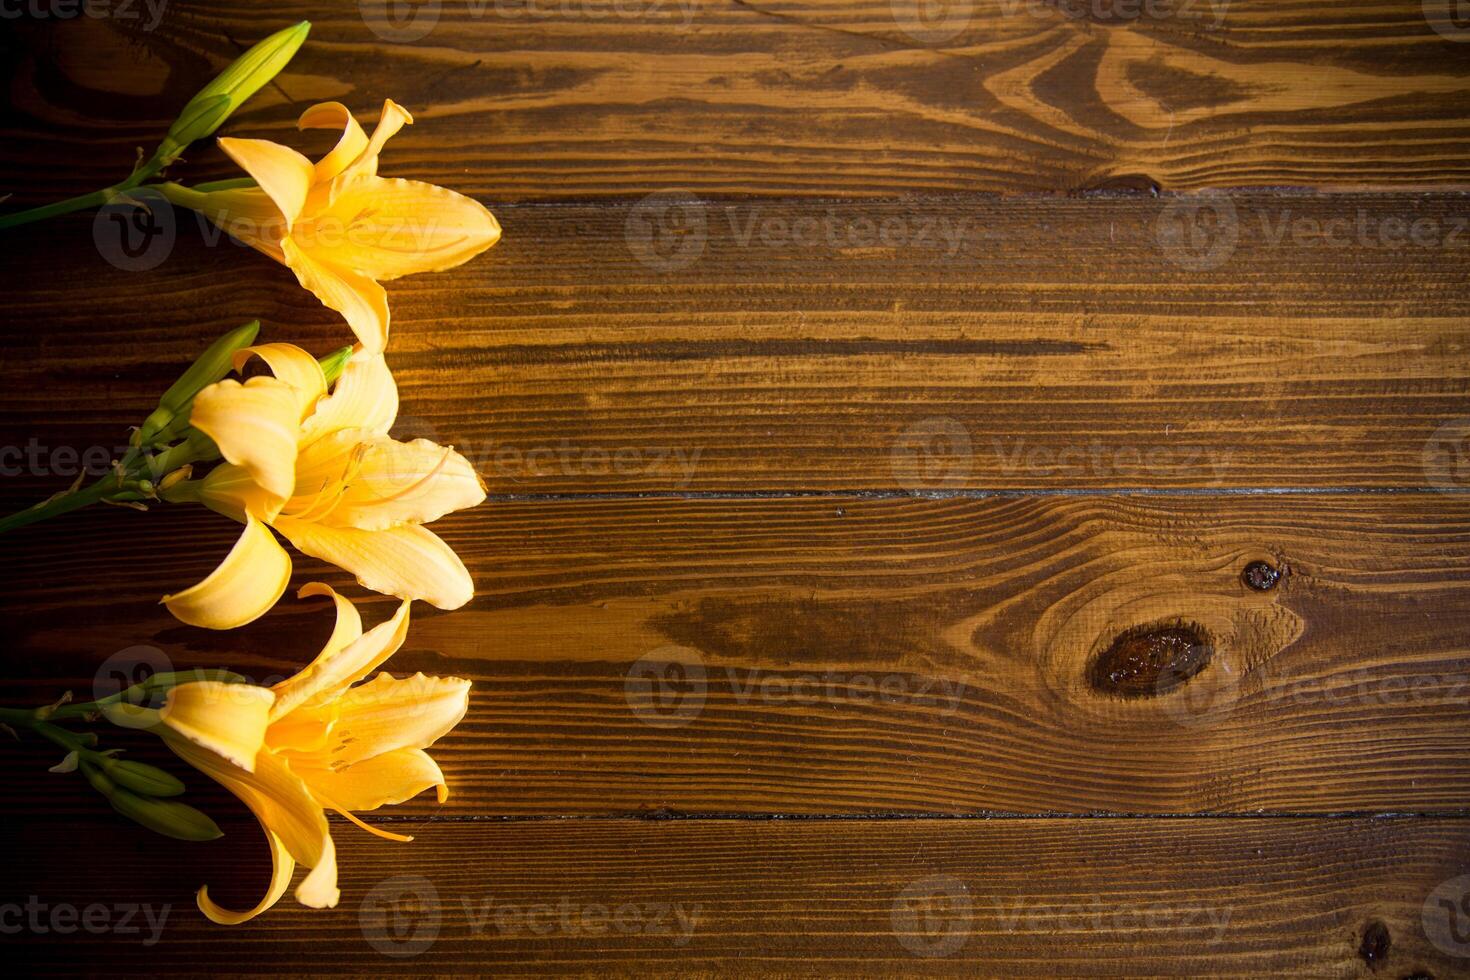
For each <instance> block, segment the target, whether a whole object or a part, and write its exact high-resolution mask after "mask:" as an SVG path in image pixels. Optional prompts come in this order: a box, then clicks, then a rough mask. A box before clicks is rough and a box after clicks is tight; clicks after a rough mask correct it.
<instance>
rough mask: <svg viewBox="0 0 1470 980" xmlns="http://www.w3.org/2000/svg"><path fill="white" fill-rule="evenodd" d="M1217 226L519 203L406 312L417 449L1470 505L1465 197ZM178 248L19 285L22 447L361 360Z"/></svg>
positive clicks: (215, 261)
mask: <svg viewBox="0 0 1470 980" xmlns="http://www.w3.org/2000/svg"><path fill="white" fill-rule="evenodd" d="M660 200H661V201H662V200H663V199H660ZM1202 200H1205V201H1206V202H1207V203H1206V204H1204V205H1201V204H1200V203H1199V202H1198V201H1186V200H1185V199H1180V198H1162V199H1154V198H1142V199H1138V198H1130V199H1101V200H1088V201H1055V200H1045V201H1037V200H1018V201H1004V202H1002V201H994V200H984V199H978V198H951V199H942V200H931V201H926V202H922V203H897V202H877V203H849V204H843V203H835V202H834V203H814V202H759V203H753V204H748V205H739V204H735V205H715V204H707V205H706V204H701V203H690V202H689V201H684V200H682V199H676V200H670V201H667V202H665V203H668V205H669V207H668V208H667V209H666V210H665V211H663V212H659V211H658V210H657V209H656V208H651V207H650V206H646V205H640V206H639V207H637V208H632V209H630V208H629V207H627V206H618V207H588V206H560V205H557V206H525V207H514V208H503V209H500V215H501V220H502V222H503V223H504V225H505V227H506V239H505V241H504V242H503V243H502V244H501V245H499V246H498V247H497V248H496V249H494V250H493V251H491V252H489V253H487V254H486V255H485V256H482V257H481V258H480V259H478V260H476V261H475V262H473V263H471V264H469V265H467V266H464V267H461V268H459V269H455V270H453V271H451V272H448V273H443V274H440V275H434V276H415V277H411V278H409V279H405V280H400V281H397V282H394V283H392V284H391V290H390V291H391V296H392V300H393V303H394V334H393V346H392V350H391V352H390V358H391V363H392V364H393V366H394V368H395V371H396V372H397V375H398V378H399V382H400V386H401V389H402V395H403V416H404V418H403V424H402V426H401V431H404V432H407V433H409V434H411V435H424V436H430V437H433V438H436V439H437V440H438V441H440V442H442V443H446V444H454V445H456V446H457V447H459V448H460V449H461V451H463V452H465V453H466V454H467V455H469V456H470V457H471V459H473V460H474V461H475V463H476V464H477V465H478V466H479V468H480V470H481V472H482V475H483V476H484V478H485V479H486V481H487V483H488V484H489V485H490V487H491V489H492V491H494V492H497V493H509V494H544V493H568V492H571V493H604V492H645V491H665V492H667V491H688V490H695V491H720V492H727V493H729V492H749V491H773V490H811V489H828V490H849V491H851V490H869V489H894V490H908V491H920V492H927V491H948V490H964V489H997V488H1011V489H1031V488H1072V489H1075V488H1079V487H1085V488H1119V487H1198V488H1252V487H1359V486H1363V487H1429V488H1443V487H1458V488H1463V487H1464V486H1467V485H1470V469H1467V468H1466V467H1465V466H1464V465H1463V456H1464V439H1465V436H1466V435H1467V434H1470V422H1467V421H1466V415H1467V407H1466V406H1467V404H1470V381H1467V378H1466V366H1467V363H1470V326H1467V325H1470V285H1467V283H1470V278H1467V276H1466V271H1467V259H1470V205H1467V202H1466V199H1465V198H1463V197H1460V196H1456V195H1436V196H1427V197H1415V198H1407V197H1391V196H1388V197H1386V196H1380V195H1365V196H1358V195H1353V196H1339V197H1330V198H1317V197H1294V196H1265V195H1247V196H1242V197H1238V198H1230V199H1202ZM1201 207H1203V208H1204V210H1202V211H1201V210H1198V209H1199V208H1201ZM1215 208H1220V209H1222V210H1220V211H1218V212H1217V211H1216V210H1214V209H1215ZM1232 215H1233V218H1232V217H1231V216H1232ZM176 217H177V227H176V229H175V235H174V238H173V245H172V252H171V254H169V255H168V257H167V260H166V261H161V264H158V265H157V266H156V268H151V269H146V270H140V271H131V272H130V271H126V270H125V269H118V268H114V267H113V266H111V265H109V264H108V262H107V261H105V260H104V259H103V257H102V254H100V253H99V252H97V251H96V250H93V249H91V248H90V246H91V244H92V231H91V228H90V223H91V222H90V219H87V218H81V217H79V218H77V219H76V220H73V221H58V222H56V223H54V224H52V225H49V226H47V227H45V228H42V229H38V230H37V232H36V235H35V236H34V238H33V239H32V247H30V248H28V249H25V250H23V251H22V252H21V254H18V255H16V256H15V257H14V259H13V261H12V265H11V268H10V275H11V276H12V277H13V281H14V282H16V283H26V284H27V288H25V289H24V290H21V291H19V293H18V294H17V295H16V296H14V297H13V298H12V301H11V303H10V305H9V309H8V315H9V316H11V317H13V318H14V320H13V323H14V325H15V326H14V328H13V329H12V330H11V331H10V339H9V341H8V343H7V345H6V348H5V350H4V351H3V353H0V378H3V384H0V435H3V436H4V438H3V440H0V445H8V446H24V445H26V444H27V442H28V441H29V440H30V439H32V438H34V439H37V440H39V442H40V444H41V445H42V446H43V447H48V448H49V450H51V451H54V450H55V449H57V448H58V447H76V448H78V449H80V450H83V451H84V450H85V449H86V448H87V447H91V446H94V445H103V446H109V445H113V444H114V443H115V442H116V441H117V440H118V439H119V438H121V433H122V430H123V427H124V426H125V425H127V424H129V423H134V424H135V423H136V422H137V420H139V419H141V418H142V417H143V416H144V415H146V414H147V412H148V410H149V409H150V408H151V407H152V405H153V404H154V403H155V400H156V398H157V394H158V393H159V392H160V391H162V389H163V388H164V387H166V386H167V384H168V383H169V382H170V381H171V380H172V378H173V377H175V376H176V374H177V372H178V371H179V370H180V369H181V365H182V364H184V363H186V362H187V361H188V360H190V359H192V357H193V356H194V354H195V352H196V351H197V350H199V349H200V348H201V347H202V346H203V344H204V343H206V342H207V340H208V339H212V338H213V337H214V336H217V335H218V334H219V333H221V332H223V331H224V330H226V329H229V328H231V327H233V326H234V325H236V324H238V323H240V322H242V321H244V320H247V319H251V318H253V317H260V318H262V319H263V320H264V321H265V322H266V323H267V327H266V336H268V337H272V338H276V339H281V338H290V339H291V340H293V341H295V342H299V343H302V344H304V345H305V346H307V347H309V348H312V349H314V350H317V351H320V352H325V351H327V350H330V349H332V348H333V347H335V346H337V345H339V344H341V343H343V342H344V341H345V340H346V339H348V336H349V335H348V333H347V331H346V329H345V327H344V325H343V324H342V323H341V322H340V320H338V319H336V318H335V317H334V316H333V315H332V314H330V313H329V312H328V311H326V310H325V309H323V308H321V307H319V306H318V305H317V304H315V303H314V302H312V301H311V300H310V298H308V297H306V296H304V295H303V294H302V292H301V289H300V287H299V286H298V285H297V283H296V281H295V278H294V276H292V275H291V273H290V272H289V271H287V270H286V269H284V268H282V267H280V266H277V265H275V264H274V263H271V262H269V261H268V260H265V259H263V258H261V257H260V256H258V255H255V254H254V253H251V252H248V251H246V250H244V249H241V248H238V247H237V246H235V245H233V244H232V243H230V242H229V241H228V240H227V239H222V238H221V237H220V236H219V234H218V233H217V232H216V233H214V235H213V237H212V238H208V237H205V236H203V235H201V233H200V231H199V229H198V228H197V227H196V223H195V221H194V220H193V218H192V217H191V216H189V215H186V214H180V215H177V216H176ZM1221 221H1225V222H1226V224H1225V225H1223V226H1222V225H1221V224H1220V222H1221ZM104 227H105V229H106V232H105V234H104V235H103V236H102V237H100V238H99V239H98V240H99V241H103V242H104V245H105V246H106V248H105V249H104V251H105V252H106V254H110V255H113V256H114V257H116V256H117V255H118V254H120V253H117V252H115V251H113V250H112V249H113V248H114V245H113V244H112V242H111V239H109V238H107V237H106V235H111V234H115V229H114V228H113V227H112V226H110V225H105V226H104ZM1232 228H1233V229H1234V232H1233V234H1230V233H1229V230H1230V229H1232ZM1196 231H1198V232H1200V233H1201V234H1202V235H1203V238H1202V239H1201V240H1200V242H1199V243H1196V242H1195V238H1194V237H1193V236H1194V233H1195V232H1196ZM890 233H891V234H890ZM947 235H948V236H950V237H946V236H947ZM640 236H642V237H640ZM1171 236H1173V237H1171ZM1180 236H1182V237H1180ZM813 237H814V238H815V245H813V244H812V239H813ZM159 241H166V240H165V239H159ZM211 241H212V242H213V243H214V245H213V247H211V246H210V245H209V242H211ZM885 242H887V243H889V244H887V245H885V244H884V243H885ZM951 243H954V244H953V247H952V245H951ZM68 249H70V250H72V253H71V255H70V256H69V258H68V260H67V262H65V263H60V264H59V263H57V262H56V261H55V259H54V256H56V255H57V254H59V253H60V252H61V251H63V250H68ZM1176 260H1180V261H1184V262H1186V263H1187V264H1188V265H1189V266H1190V267H1188V268H1186V267H1185V266H1184V265H1181V264H1178V262H1176ZM99 282H100V283H105V284H106V287H107V288H106V289H103V290H96V289H92V288H91V287H92V284H94V283H99ZM84 290H85V291H86V293H85V295H86V296H87V301H86V302H85V303H78V302H76V301H75V300H74V299H73V297H76V296H78V295H83V292H82V291H84ZM62 383H64V384H65V385H66V390H67V391H68V398H66V399H65V400H64V402H63V403H62V404H59V405H58V404H57V399H56V398H55V391H56V387H55V386H56V385H57V384H62ZM13 462H14V461H13V460H0V463H10V464H11V467H10V470H9V471H10V472H13V470H14V469H15V467H14V465H13ZM22 476H24V474H22ZM6 482H7V483H8V484H10V486H11V487H12V488H13V489H14V490H15V492H17V493H18V494H19V493H21V492H22V490H21V488H24V489H23V492H24V493H33V494H34V493H50V492H52V491H54V490H55V489H57V483H58V480H57V478H55V477H54V476H53V477H51V478H50V480H49V482H47V481H46V480H44V479H35V480H30V481H28V482H27V481H26V480H24V479H11V480H7V481H6ZM0 492H3V491H0Z"/></svg>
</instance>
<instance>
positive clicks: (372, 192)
mask: <svg viewBox="0 0 1470 980" xmlns="http://www.w3.org/2000/svg"><path fill="white" fill-rule="evenodd" d="M312 221H313V223H314V224H316V225H319V226H321V227H323V228H330V229H333V232H334V234H333V235H332V236H331V237H330V238H328V237H327V236H326V235H323V237H322V241H321V244H320V245H319V246H318V247H316V248H313V250H312V254H313V255H314V256H315V257H316V258H317V259H319V260H323V261H328V262H330V263H331V264H332V265H333V266H335V267H337V268H343V269H352V270H354V271H356V272H359V273H362V274H363V275H365V276H369V277H371V278H373V279H378V280H386V279H396V278H398V277H399V276H406V275H410V274H412V273H415V272H436V271H439V270H441V269H448V268H452V267H453V266H456V265H459V264H460V263H462V262H467V261H469V260H470V259H472V258H474V257H475V256H476V255H479V254H480V253H481V252H483V251H485V249H487V248H489V247H490V246H492V245H494V244H495V243H496V242H498V241H499V240H500V223H499V222H498V221H496V220H495V216H494V215H492V214H491V213H490V212H489V211H488V210H486V209H485V207H484V205H482V204H480V203H479V202H478V201H475V200H473V199H471V198H468V197H465V196H464V195H463V194H458V193H455V192H454V191H451V190H449V189H448V188H444V187H439V186H436V185H434V184H426V183H424V182H422V181H417V180H400V179H385V178H382V177H371V176H360V177H352V178H346V179H343V180H340V181H338V182H337V185H336V190H335V193H334V196H333V198H332V202H331V205H330V206H329V207H328V208H327V209H326V210H325V211H324V212H323V213H322V214H319V215H313V217H312Z"/></svg>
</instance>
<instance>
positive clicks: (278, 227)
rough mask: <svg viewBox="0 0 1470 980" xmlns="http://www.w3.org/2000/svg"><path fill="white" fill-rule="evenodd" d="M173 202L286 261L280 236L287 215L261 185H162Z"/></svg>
mask: <svg viewBox="0 0 1470 980" xmlns="http://www.w3.org/2000/svg"><path fill="white" fill-rule="evenodd" d="M159 187H160V189H161V192H162V194H163V196H164V197H166V198H168V199H169V201H170V202H172V203H174V204H177V205H180V206H181V207H186V208H189V209H190V210H191V211H197V212H199V213H200V214H201V215H203V216H204V217H205V218H206V219H208V221H209V222H210V223H211V224H213V225H214V226H215V227H216V228H219V229H220V230H221V231H223V232H224V233H225V234H227V235H229V236H230V237H231V238H233V239H235V240H236V241H240V242H244V243H245V244H246V245H249V246H250V247H251V248H253V249H255V250H256V251H259V252H263V253H264V254H266V255H269V256H270V257H271V258H273V259H275V260H276V261H277V262H285V258H284V257H283V255H282V254H281V239H282V238H284V237H285V235H286V217H285V215H283V214H281V209H280V208H278V207H276V202H275V201H272V200H271V199H270V196H269V195H268V194H266V192H265V191H263V190H261V189H260V188H259V187H236V188H230V189H228V190H218V191H197V190H194V189H193V188H191V187H181V186H180V185H178V184H160V185H159Z"/></svg>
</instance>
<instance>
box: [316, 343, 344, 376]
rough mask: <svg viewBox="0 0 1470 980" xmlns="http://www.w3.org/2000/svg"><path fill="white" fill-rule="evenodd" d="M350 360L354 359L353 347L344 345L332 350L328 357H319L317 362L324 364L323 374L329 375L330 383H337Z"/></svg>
mask: <svg viewBox="0 0 1470 980" xmlns="http://www.w3.org/2000/svg"><path fill="white" fill-rule="evenodd" d="M350 360H352V348H351V347H343V348H340V349H339V350H334V351H332V353H330V354H328V355H327V356H326V357H320V358H317V363H318V364H320V365H321V366H322V374H324V375H326V376H327V384H328V385H334V384H336V383H337V379H338V378H340V377H342V371H343V369H344V368H346V367H347V362H348V361H350Z"/></svg>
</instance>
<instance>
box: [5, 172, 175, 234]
mask: <svg viewBox="0 0 1470 980" xmlns="http://www.w3.org/2000/svg"><path fill="white" fill-rule="evenodd" d="M159 169H160V167H158V166H157V165H155V164H153V163H151V162H150V163H149V164H148V165H146V166H143V167H139V168H138V169H137V170H135V171H133V172H132V173H131V174H130V175H128V178H127V179H126V180H124V181H121V182H119V183H116V184H113V185H112V186H111V187H104V188H102V189H101V190H100V191H93V192H92V193H90V194H79V195H78V196H76V197H69V198H67V199H66V200H64V201H57V202H56V203H54V204H43V205H41V206H40V207H37V208H31V209H30V210H28V211H18V212H16V213H15V214H7V215H4V216H0V231H3V230H5V229H6V228H15V227H17V226H19V225H28V224H30V223H31V222H33V221H40V220H42V219H44V218H54V217H56V216H57V215H59V214H71V213H72V212H73V211H85V210H86V209H87V208H97V207H101V206H102V205H104V204H107V203H109V202H110V201H112V199H113V198H115V197H117V196H118V195H119V194H125V193H127V192H128V191H130V190H132V189H133V188H135V187H137V186H138V185H139V184H141V183H143V181H145V180H147V179H148V178H149V177H152V176H153V175H154V174H156V173H158V171H159Z"/></svg>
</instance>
